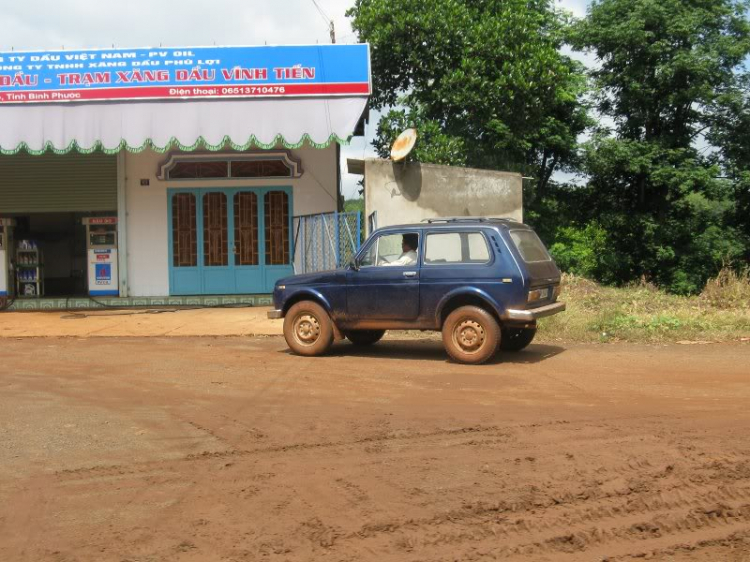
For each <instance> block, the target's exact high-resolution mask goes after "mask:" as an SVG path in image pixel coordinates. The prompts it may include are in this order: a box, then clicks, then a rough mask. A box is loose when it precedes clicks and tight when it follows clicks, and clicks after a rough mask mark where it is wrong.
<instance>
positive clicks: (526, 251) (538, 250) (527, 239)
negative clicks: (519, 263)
mask: <svg viewBox="0 0 750 562" xmlns="http://www.w3.org/2000/svg"><path fill="white" fill-rule="evenodd" d="M510 237H511V238H512V239H513V242H514V243H515V245H516V248H518V251H519V252H520V253H521V257H522V258H523V261H525V262H535V261H550V260H551V259H552V258H550V256H549V254H548V253H547V249H546V248H545V247H544V244H542V241H541V240H539V237H538V236H537V235H536V233H535V232H534V231H532V230H511V231H510Z"/></svg>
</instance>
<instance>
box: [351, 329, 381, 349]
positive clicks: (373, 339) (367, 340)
mask: <svg viewBox="0 0 750 562" xmlns="http://www.w3.org/2000/svg"><path fill="white" fill-rule="evenodd" d="M344 335H346V338H347V339H348V340H349V341H350V342H352V343H353V344H354V345H372V344H374V343H377V342H379V341H380V339H381V338H382V337H383V336H384V335H385V330H348V331H347V332H345V334H344Z"/></svg>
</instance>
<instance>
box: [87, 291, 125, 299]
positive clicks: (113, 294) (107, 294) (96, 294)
mask: <svg viewBox="0 0 750 562" xmlns="http://www.w3.org/2000/svg"><path fill="white" fill-rule="evenodd" d="M89 295H91V296H92V297H119V296H120V291H112V290H108V291H93V290H92V291H89Z"/></svg>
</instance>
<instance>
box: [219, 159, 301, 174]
mask: <svg viewBox="0 0 750 562" xmlns="http://www.w3.org/2000/svg"><path fill="white" fill-rule="evenodd" d="M229 170H230V174H231V177H233V178H291V177H292V169H291V168H290V167H289V166H287V165H286V164H285V163H284V162H282V161H281V160H236V161H234V160H233V161H232V162H231V163H230V167H229Z"/></svg>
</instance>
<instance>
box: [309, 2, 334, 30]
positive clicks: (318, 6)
mask: <svg viewBox="0 0 750 562" xmlns="http://www.w3.org/2000/svg"><path fill="white" fill-rule="evenodd" d="M312 3H313V4H315V7H316V8H317V9H318V13H320V15H321V16H322V17H323V19H324V20H325V22H326V24H327V25H329V24H330V23H331V18H329V17H328V16H327V15H326V13H325V12H324V11H323V8H321V7H320V5H319V4H318V3H317V2H316V0H312Z"/></svg>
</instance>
